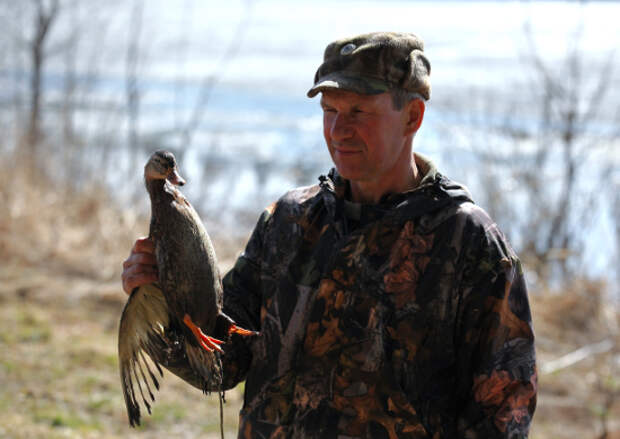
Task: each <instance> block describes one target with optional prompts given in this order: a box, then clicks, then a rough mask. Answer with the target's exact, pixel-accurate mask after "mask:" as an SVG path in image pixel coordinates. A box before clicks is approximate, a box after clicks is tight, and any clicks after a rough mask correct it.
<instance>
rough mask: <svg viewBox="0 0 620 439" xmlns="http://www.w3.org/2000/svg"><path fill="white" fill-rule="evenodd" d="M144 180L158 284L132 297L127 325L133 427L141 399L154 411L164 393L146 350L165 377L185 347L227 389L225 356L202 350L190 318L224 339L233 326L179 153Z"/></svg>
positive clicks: (156, 157) (200, 372)
mask: <svg viewBox="0 0 620 439" xmlns="http://www.w3.org/2000/svg"><path fill="white" fill-rule="evenodd" d="M144 176H145V185H146V188H147V190H148V193H149V195H150V198H151V224H150V231H149V236H150V238H151V239H152V240H153V243H154V245H155V256H156V259H157V268H158V271H159V282H158V284H151V285H146V286H142V287H140V288H138V289H136V290H135V291H134V292H133V293H132V295H131V296H130V298H129V300H128V301H127V304H126V305H125V308H124V310H123V314H122V317H121V322H120V328H119V340H118V349H119V360H120V361H119V363H120V364H119V366H120V373H121V383H122V387H123V393H124V396H125V402H126V404H127V413H128V416H129V422H130V424H131V425H132V426H135V425H139V423H140V407H139V399H141V400H142V402H143V404H144V406H145V407H146V408H147V410H148V411H149V413H150V403H149V400H150V401H154V395H153V392H152V387H151V385H150V384H153V386H154V387H155V388H157V389H158V388H159V383H158V381H157V378H156V374H155V373H153V372H152V367H151V366H150V365H149V362H148V361H147V360H146V358H145V356H144V352H146V353H147V354H148V356H149V357H150V358H151V363H154V365H155V368H156V369H157V370H158V372H159V374H160V375H162V376H163V373H162V371H161V368H160V364H161V365H162V366H164V367H169V366H171V365H169V364H168V362H167V359H166V358H165V356H162V354H161V352H166V351H176V350H179V349H184V350H185V356H186V357H187V360H188V362H189V364H190V366H191V368H192V370H193V373H194V374H195V378H197V380H198V381H199V382H202V383H203V386H202V387H203V389H207V388H211V389H213V388H220V383H221V365H220V361H219V353H218V352H217V350H212V351H209V350H208V349H205V348H204V347H203V346H201V345H200V341H199V340H197V337H196V336H195V334H194V333H192V331H191V330H190V329H189V328H188V326H187V325H186V324H184V316H186V315H189V317H190V318H191V320H192V321H193V323H194V324H195V325H196V326H197V327H199V328H200V329H201V330H202V332H203V333H204V334H206V335H208V336H212V337H214V338H216V339H219V340H222V341H226V340H227V339H228V332H229V330H230V328H231V327H234V324H233V322H232V320H231V319H230V318H228V317H227V316H226V315H225V314H223V313H222V312H221V310H222V284H221V280H220V274H219V271H218V268H217V260H216V256H215V251H214V249H213V245H212V244H211V240H210V239H209V236H208V234H207V231H206V230H205V228H204V226H203V224H202V221H201V220H200V217H199V216H198V214H197V213H196V211H195V210H194V208H193V207H192V205H191V204H190V203H189V202H188V201H187V199H186V198H185V197H184V196H183V194H181V192H180V191H179V190H178V189H177V187H176V186H177V185H183V184H184V181H183V179H182V178H181V177H180V176H179V175H178V173H177V169H176V161H175V159H174V156H173V155H172V154H171V153H169V152H165V151H157V152H155V153H154V154H153V155H152V156H151V158H150V159H149V161H148V163H147V164H146V166H145V169H144ZM216 349H217V347H216ZM162 357H163V358H162ZM149 378H150V382H149ZM134 382H135V386H134ZM136 388H137V393H136ZM145 390H146V391H145Z"/></svg>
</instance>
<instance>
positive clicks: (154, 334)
mask: <svg viewBox="0 0 620 439" xmlns="http://www.w3.org/2000/svg"><path fill="white" fill-rule="evenodd" d="M169 324H170V317H169V314H168V306H167V304H166V299H165V297H164V295H163V293H162V291H161V289H160V288H159V287H158V286H156V285H155V284H149V285H144V286H141V287H140V288H138V289H137V290H136V291H134V292H133V293H132V294H131V296H130V297H129V300H127V303H126V304H125V308H124V309H123V314H122V316H121V322H120V326H119V332H118V357H119V368H120V375H121V385H122V387H123V395H124V396H125V404H126V405H127V414H128V416H129V424H130V425H131V426H132V427H135V426H136V425H140V405H139V399H141V400H142V403H143V404H144V406H145V407H146V408H147V410H148V412H149V413H151V405H150V402H149V400H150V401H151V402H153V401H155V396H154V395H153V390H152V388H151V384H152V385H153V386H154V387H155V389H157V390H159V382H158V379H157V376H156V374H155V373H154V372H153V370H152V368H151V365H150V364H149V362H148V361H147V360H146V357H145V355H144V354H145V353H146V354H147V355H148V356H149V357H150V358H151V363H152V364H153V365H154V366H155V368H156V369H157V372H158V373H159V376H160V377H163V372H162V369H161V367H160V362H159V361H158V355H157V353H158V352H161V351H162V348H163V349H165V347H166V345H168V343H167V342H166V340H165V328H167V327H168V326H169ZM145 371H146V373H145ZM149 378H150V383H149ZM134 384H135V385H134ZM145 390H146V393H145Z"/></svg>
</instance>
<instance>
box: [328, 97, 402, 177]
mask: <svg viewBox="0 0 620 439" xmlns="http://www.w3.org/2000/svg"><path fill="white" fill-rule="evenodd" d="M321 107H322V108H323V135H324V136H325V142H326V143H327V148H328V149H329V153H330V154H331V157H332V160H333V162H334V164H335V165H336V169H338V173H339V174H340V175H341V176H343V177H344V178H346V179H348V180H351V181H352V182H360V183H362V182H363V183H370V184H373V182H374V183H380V182H381V181H382V180H384V179H386V178H390V177H391V174H393V172H398V171H397V170H396V168H397V167H398V166H397V164H398V161H399V160H403V159H404V160H409V157H404V155H410V151H409V150H407V148H406V144H407V142H406V140H407V136H408V134H410V132H407V121H408V120H409V114H408V112H407V111H406V110H405V109H406V108H407V107H406V106H405V109H403V110H395V109H394V107H393V105H392V96H391V95H390V94H389V93H382V94H378V95H360V94H357V93H353V92H349V91H344V90H325V91H323V92H322V97H321Z"/></svg>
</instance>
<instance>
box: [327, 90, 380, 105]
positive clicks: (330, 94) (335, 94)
mask: <svg viewBox="0 0 620 439" xmlns="http://www.w3.org/2000/svg"><path fill="white" fill-rule="evenodd" d="M386 96H389V93H380V94H372V95H366V94H360V93H356V92H354V91H349V90H338V89H330V90H322V91H321V103H330V102H349V103H361V102H365V103H373V102H379V101H382V100H384V99H385V98H386Z"/></svg>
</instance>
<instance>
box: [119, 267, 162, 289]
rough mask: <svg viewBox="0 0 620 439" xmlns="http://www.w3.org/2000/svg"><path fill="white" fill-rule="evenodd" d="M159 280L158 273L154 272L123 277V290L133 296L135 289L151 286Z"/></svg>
mask: <svg viewBox="0 0 620 439" xmlns="http://www.w3.org/2000/svg"><path fill="white" fill-rule="evenodd" d="M158 280H159V279H158V276H157V273H156V272H155V271H154V270H152V271H148V270H144V271H140V272H137V273H132V274H129V275H127V276H123V290H124V291H125V293H127V294H131V292H132V291H133V289H134V288H136V287H140V286H142V285H146V284H151V283H153V282H157V281H158Z"/></svg>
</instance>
